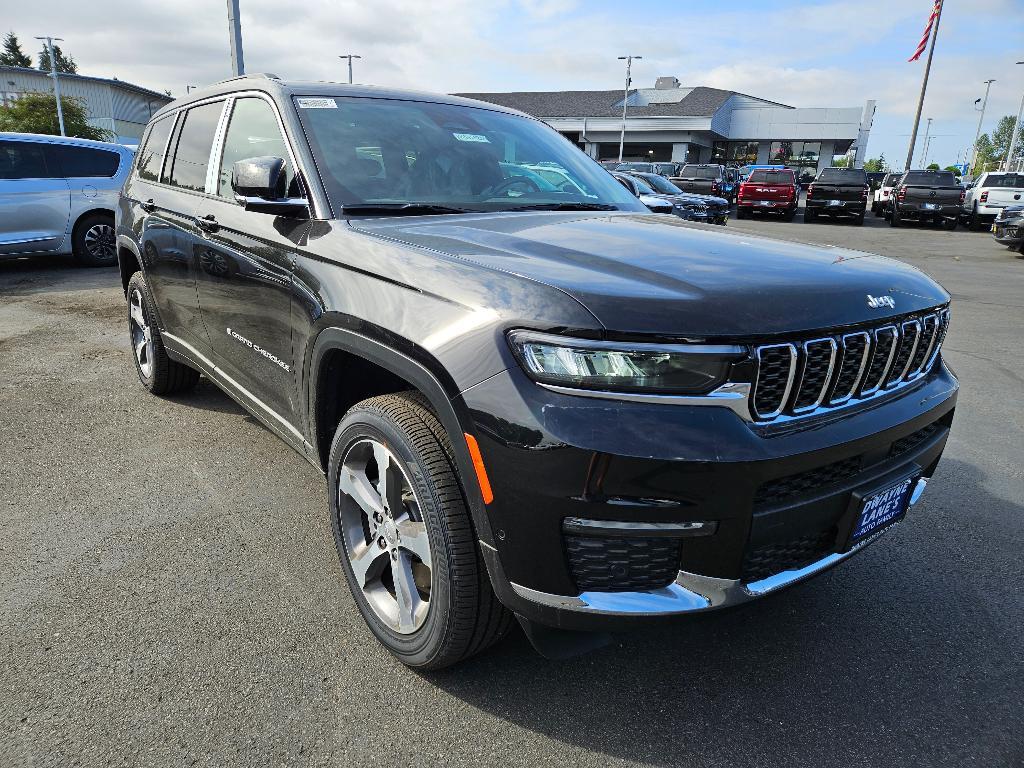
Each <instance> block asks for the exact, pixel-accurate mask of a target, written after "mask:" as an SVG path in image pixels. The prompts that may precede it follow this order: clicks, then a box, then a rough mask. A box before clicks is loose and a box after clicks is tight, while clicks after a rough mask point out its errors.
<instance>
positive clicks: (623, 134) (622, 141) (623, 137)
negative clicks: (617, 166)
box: [619, 56, 643, 163]
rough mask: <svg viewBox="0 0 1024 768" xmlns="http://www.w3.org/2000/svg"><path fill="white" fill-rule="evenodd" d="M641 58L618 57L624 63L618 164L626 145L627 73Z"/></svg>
mask: <svg viewBox="0 0 1024 768" xmlns="http://www.w3.org/2000/svg"><path fill="white" fill-rule="evenodd" d="M642 58H643V56H619V61H625V62H626V88H625V95H624V96H623V98H622V132H621V133H620V134H619V162H620V163H621V162H622V149H623V147H624V146H625V144H626V104H627V103H628V102H629V84H630V76H629V73H630V71H631V70H632V68H633V59H642Z"/></svg>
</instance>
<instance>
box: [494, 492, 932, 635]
mask: <svg viewBox="0 0 1024 768" xmlns="http://www.w3.org/2000/svg"><path fill="white" fill-rule="evenodd" d="M927 485H928V479H927V478H925V477H922V478H919V479H918V481H917V485H915V486H914V490H913V492H912V493H911V496H910V502H909V506H911V507H912V506H913V505H914V504H916V503H917V502H918V501H919V500H920V498H921V494H923V493H924V490H925V488H926V487H927ZM893 527H894V526H893V525H890V526H888V527H887V528H885V529H884V530H882V531H879V532H878V533H876V534H874V535H873V536H871V537H869V538H867V539H865V540H864V541H862V542H860V543H859V544H857V545H856V546H854V547H852V548H851V549H850V550H848V551H847V552H836V553H833V554H831V555H827V556H825V557H823V558H821V559H820V560H817V561H815V562H813V563H811V564H810V565H806V566H804V567H803V568H799V569H797V570H792V571H782V572H780V573H777V574H775V575H773V576H769V577H768V578H766V579H761V580H759V581H753V582H749V583H743V582H742V581H740V580H739V579H717V578H714V577H712V576H702V575H700V574H699V573H689V572H687V571H680V572H679V574H678V575H677V576H676V580H675V581H674V582H672V583H671V584H669V585H668V586H666V587H662V588H661V589H652V590H649V591H646V592H582V593H581V594H579V595H552V594H550V593H547V592H539V591H537V590H535V589H530V588H529V587H524V586H522V585H521V584H516V583H515V582H512V589H513V590H514V591H515V593H516V594H517V595H519V596H520V597H522V598H525V599H526V600H529V601H531V602H534V603H539V604H541V605H546V606H548V607H550V608H558V609H559V610H563V611H574V612H576V613H588V614H601V615H606V616H639V617H642V616H668V615H673V614H682V613H696V612H699V611H709V610H714V609H716V608H727V607H729V606H733V605H740V604H741V603H746V602H749V601H751V600H756V599H757V598H759V597H763V596H765V595H767V594H769V593H770V592H775V591H776V590H779V589H782V588H783V587H788V586H790V585H792V584H796V583H797V582H799V581H803V580H804V579H807V578H810V577H811V576H814V575H815V574H818V573H821V572H822V571H826V570H828V569H829V568H832V567H833V566H835V565H838V564H839V563H841V562H843V561H844V560H846V559H848V558H850V557H852V556H853V555H854V554H856V553H858V552H860V551H861V550H863V549H864V548H865V547H867V546H868V545H870V544H872V543H874V542H875V541H877V540H878V539H879V537H881V536H883V535H885V533H886V532H887V531H889V530H891V529H892V528H893Z"/></svg>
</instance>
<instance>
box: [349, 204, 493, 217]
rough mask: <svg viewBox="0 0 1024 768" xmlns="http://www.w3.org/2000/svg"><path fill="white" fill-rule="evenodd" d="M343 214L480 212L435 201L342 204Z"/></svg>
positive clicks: (403, 214)
mask: <svg viewBox="0 0 1024 768" xmlns="http://www.w3.org/2000/svg"><path fill="white" fill-rule="evenodd" d="M341 212H342V213H343V214H349V215H354V216H368V215H374V214H379V215H383V216H429V215H431V214H435V213H479V211H478V210H474V209H472V208H455V207H454V206H450V205H435V204H433V203H354V204H352V205H343V206H341Z"/></svg>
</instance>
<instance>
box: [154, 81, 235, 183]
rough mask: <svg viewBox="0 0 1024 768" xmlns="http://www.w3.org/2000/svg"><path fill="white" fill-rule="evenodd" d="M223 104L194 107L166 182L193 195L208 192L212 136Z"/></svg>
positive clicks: (187, 115) (218, 102) (187, 113)
mask: <svg viewBox="0 0 1024 768" xmlns="http://www.w3.org/2000/svg"><path fill="white" fill-rule="evenodd" d="M223 107H224V102H223V101H215V102H212V103H210V104H203V105H201V106H198V107H192V109H190V110H188V112H186V113H185V122H184V124H183V125H182V127H181V131H179V133H178V141H177V145H176V147H175V151H174V158H173V159H172V160H171V170H170V173H169V174H168V177H167V183H168V184H170V185H171V186H172V187H181V188H182V189H188V190H191V191H193V192H204V191H206V171H207V170H208V169H209V167H210V150H211V149H212V148H213V135H214V133H216V131H217V123H218V122H220V113H221V110H222V109H223Z"/></svg>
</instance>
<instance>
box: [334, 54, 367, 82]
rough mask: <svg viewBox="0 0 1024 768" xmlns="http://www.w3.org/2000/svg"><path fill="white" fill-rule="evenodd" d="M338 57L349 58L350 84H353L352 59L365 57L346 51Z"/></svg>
mask: <svg viewBox="0 0 1024 768" xmlns="http://www.w3.org/2000/svg"><path fill="white" fill-rule="evenodd" d="M338 58H339V59H348V84H349V85H352V59H361V58H363V57H362V56H360V55H359V54H357V53H346V54H344V55H342V56H339V57H338Z"/></svg>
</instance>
